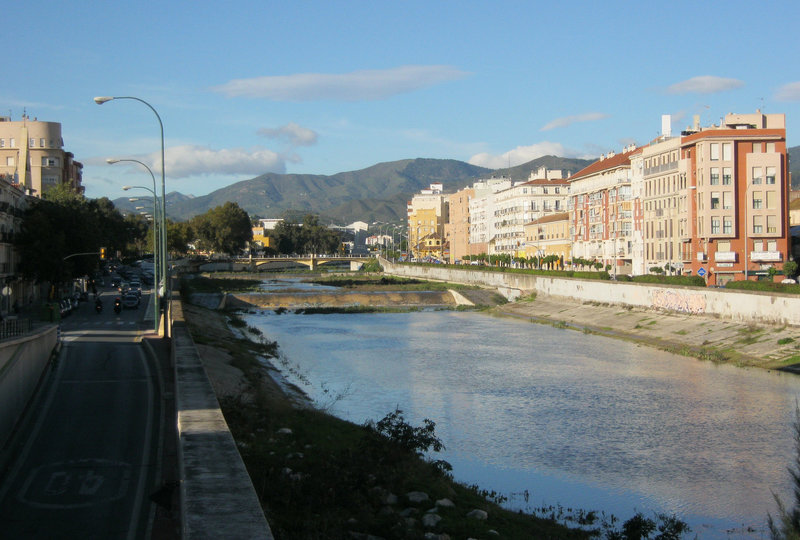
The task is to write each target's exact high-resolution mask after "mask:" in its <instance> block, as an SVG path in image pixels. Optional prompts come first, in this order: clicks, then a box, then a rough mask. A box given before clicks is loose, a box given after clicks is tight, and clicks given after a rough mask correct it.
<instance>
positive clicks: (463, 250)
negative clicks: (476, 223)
mask: <svg viewBox="0 0 800 540" xmlns="http://www.w3.org/2000/svg"><path fill="white" fill-rule="evenodd" d="M474 197H475V188H472V187H467V188H464V189H461V190H459V191H457V192H455V193H453V194H452V195H448V196H447V203H448V212H449V213H448V216H449V217H448V219H447V222H446V223H445V225H444V235H445V242H446V243H447V244H448V245H449V246H450V256H449V259H448V261H447V262H449V263H450V264H453V263H455V261H460V260H463V259H464V256H465V255H472V254H473V253H472V252H471V251H470V243H469V229H470V220H469V203H470V201H471V200H472V199H473V198H474Z"/></svg>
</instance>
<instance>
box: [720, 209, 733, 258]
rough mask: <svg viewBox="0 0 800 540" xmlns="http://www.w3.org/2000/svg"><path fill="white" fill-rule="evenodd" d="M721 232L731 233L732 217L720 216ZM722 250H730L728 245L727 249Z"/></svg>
mask: <svg viewBox="0 0 800 540" xmlns="http://www.w3.org/2000/svg"><path fill="white" fill-rule="evenodd" d="M722 233H723V234H733V219H732V218H730V217H728V216H726V217H723V218H722ZM728 246H730V242H728ZM720 250H722V248H721V247H720ZM722 251H730V247H728V249H726V250H722Z"/></svg>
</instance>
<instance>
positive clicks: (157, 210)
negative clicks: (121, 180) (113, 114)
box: [106, 158, 166, 332]
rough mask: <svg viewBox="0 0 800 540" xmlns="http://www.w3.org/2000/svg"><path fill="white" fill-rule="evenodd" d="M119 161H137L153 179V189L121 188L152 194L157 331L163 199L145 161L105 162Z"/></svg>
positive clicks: (128, 160)
mask: <svg viewBox="0 0 800 540" xmlns="http://www.w3.org/2000/svg"><path fill="white" fill-rule="evenodd" d="M121 162H129V163H138V164H139V165H141V166H142V167H144V168H145V169H147V172H149V173H150V178H152V179H153V189H149V188H147V187H144V186H123V188H122V189H123V190H124V191H128V190H129V189H132V188H138V189H144V190H146V191H149V192H150V193H152V194H153V214H154V215H153V269H154V270H155V273H154V276H153V280H154V283H155V285H154V287H153V288H154V290H155V310H156V316H155V320H156V323H155V324H156V332H158V316H159V313H160V311H159V309H158V308H159V294H158V284H159V283H161V280H162V279H165V276H166V274H164V270H163V269H162V268H160V266H163V265H164V260H163V258H162V257H163V254H162V253H161V251H162V246H161V243H160V242H159V241H158V240H159V238H161V237H162V235H166V232H165V231H164V230H163V227H164V221H163V219H161V218H162V216H163V215H164V212H165V209H164V207H163V201H162V203H161V204H159V202H158V195H157V193H156V189H157V188H156V176H155V175H154V174H153V171H152V169H150V167H148V166H147V165H146V164H145V163H143V162H141V161H139V160H138V159H111V158H109V159H107V160H106V163H108V164H109V165H113V164H115V163H121ZM163 241H164V238H161V242H163Z"/></svg>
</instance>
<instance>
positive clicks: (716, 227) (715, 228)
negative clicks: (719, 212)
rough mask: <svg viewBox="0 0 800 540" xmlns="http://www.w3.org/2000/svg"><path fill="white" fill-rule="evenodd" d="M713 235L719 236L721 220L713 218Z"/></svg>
mask: <svg viewBox="0 0 800 540" xmlns="http://www.w3.org/2000/svg"><path fill="white" fill-rule="evenodd" d="M711 234H719V218H718V217H712V218H711Z"/></svg>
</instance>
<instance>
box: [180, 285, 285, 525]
mask: <svg viewBox="0 0 800 540" xmlns="http://www.w3.org/2000/svg"><path fill="white" fill-rule="evenodd" d="M171 304H172V306H171V309H172V358H173V361H174V365H175V407H176V411H177V416H178V418H177V423H178V463H179V468H180V471H179V475H180V478H181V506H182V508H181V510H182V516H181V521H182V523H181V525H182V533H183V538H192V539H199V538H208V539H214V540H216V539H218V538H248V539H249V538H253V539H265V540H266V539H269V540H271V539H272V538H273V536H272V532H271V531H270V528H269V525H268V524H267V519H266V518H265V517H264V512H263V511H262V509H261V503H260V502H259V500H258V495H257V494H256V491H255V489H254V488H253V484H252V482H251V480H250V476H249V475H248V474H247V469H245V466H244V462H243V461H242V457H241V456H240V455H239V450H238V449H237V447H236V443H235V442H234V439H233V436H232V435H231V432H230V430H229V429H228V424H227V423H226V422H225V418H224V417H223V416H222V411H221V410H220V408H219V402H218V401H217V396H216V395H215V394H214V389H213V387H212V386H211V382H210V381H209V380H208V375H207V374H206V371H205V368H204V367H203V364H202V361H201V360H200V355H199V354H198V352H197V347H195V344H194V341H193V340H192V336H191V335H190V334H189V330H188V328H187V327H186V322H185V320H184V318H183V306H182V305H181V302H180V301H178V300H176V301H173V302H172V303H171Z"/></svg>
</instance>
